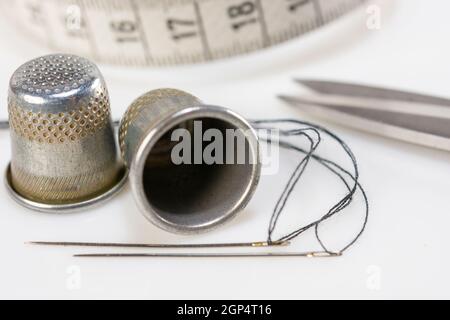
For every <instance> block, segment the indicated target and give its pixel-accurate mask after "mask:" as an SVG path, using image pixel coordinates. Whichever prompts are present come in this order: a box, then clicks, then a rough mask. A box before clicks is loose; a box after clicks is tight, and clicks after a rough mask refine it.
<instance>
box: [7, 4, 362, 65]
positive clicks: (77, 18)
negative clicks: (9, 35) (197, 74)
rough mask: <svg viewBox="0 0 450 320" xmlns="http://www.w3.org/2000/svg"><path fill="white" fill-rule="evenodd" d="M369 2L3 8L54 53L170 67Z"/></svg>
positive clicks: (276, 36) (254, 44)
mask: <svg viewBox="0 0 450 320" xmlns="http://www.w3.org/2000/svg"><path fill="white" fill-rule="evenodd" d="M366 2H367V1H366V0H245V1H243V0H76V1H75V0H14V1H0V4H1V3H4V4H5V6H6V7H5V9H4V10H3V13H4V14H5V15H8V16H10V17H11V23H14V24H18V25H19V26H21V27H22V29H24V31H25V32H27V33H28V34H29V35H30V36H32V37H33V39H38V40H39V41H40V43H44V44H45V45H48V46H49V47H51V48H52V49H53V50H54V51H64V52H71V53H77V54H80V55H82V56H89V57H92V58H94V59H96V60H98V61H101V62H108V63H118V64H125V65H152V66H161V65H173V64H186V63H197V62H202V61H208V60H215V59H221V58H226V57H231V56H236V55H239V54H245V53H248V52H252V51H256V50H261V49H264V48H267V47H270V46H274V45H276V44H279V43H283V42H285V41H288V40H290V39H293V38H295V37H299V36H301V35H303V34H306V33H308V32H310V31H313V30H316V29H317V28H320V27H322V26H324V25H326V24H328V23H330V22H332V21H334V20H336V19H337V18H339V17H341V16H342V15H344V14H346V13H348V12H350V11H351V10H353V9H355V8H356V7H358V6H360V5H362V4H364V3H366Z"/></svg>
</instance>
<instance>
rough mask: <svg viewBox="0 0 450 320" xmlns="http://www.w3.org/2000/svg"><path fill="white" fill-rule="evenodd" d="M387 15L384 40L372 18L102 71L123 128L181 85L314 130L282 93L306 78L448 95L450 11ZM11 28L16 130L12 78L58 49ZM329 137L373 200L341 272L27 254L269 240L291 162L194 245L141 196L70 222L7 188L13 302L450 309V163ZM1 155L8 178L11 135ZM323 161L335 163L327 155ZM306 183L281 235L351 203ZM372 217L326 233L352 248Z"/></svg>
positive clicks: (435, 5) (318, 180)
mask: <svg viewBox="0 0 450 320" xmlns="http://www.w3.org/2000/svg"><path fill="white" fill-rule="evenodd" d="M380 3H381V5H382V14H383V16H382V17H383V21H382V28H381V30H379V31H369V30H368V29H367V28H366V18H367V16H366V15H365V14H364V12H362V13H360V14H356V15H353V16H351V17H349V18H348V19H345V20H341V21H340V22H339V23H336V24H334V25H333V26H331V27H328V28H326V29H323V30H321V31H319V32H316V33H313V34H311V35H309V36H307V37H306V38H303V39H300V40H298V41H294V42H291V43H289V44H287V45H283V46H281V47H278V48H276V49H270V50H267V51H265V52H261V53H257V54H253V55H250V56H247V57H241V58H237V59H232V60H227V61H222V62H218V63H212V64H207V65H201V66H188V67H180V68H171V69H157V70H155V69H147V70H133V69H127V68H123V69H120V68H116V67H112V66H101V69H102V70H103V72H104V75H105V77H106V79H107V81H108V84H109V89H110V92H111V96H112V103H113V106H112V108H113V114H114V116H115V117H116V118H118V117H120V116H121V114H122V113H123V112H124V110H125V108H126V107H127V105H128V104H129V103H130V102H131V101H132V100H133V99H134V98H136V97H137V96H138V95H140V94H142V93H144V92H145V91H147V90H150V89H154V88H158V87H176V88H180V89H184V90H186V91H190V92H192V93H193V94H195V95H197V96H198V97H200V98H201V99H203V100H204V101H207V102H208V103H212V104H218V105H223V106H228V107H231V108H233V109H234V110H236V111H239V112H240V113H242V114H243V115H245V116H247V117H251V118H269V117H288V116H295V117H299V118H303V119H308V118H307V117H306V116H304V115H303V114H302V113H300V112H299V111H296V110H294V109H292V108H290V107H288V106H286V105H284V104H282V103H281V102H279V101H278V100H277V99H276V98H275V94H277V93H291V94H296V93H297V92H298V91H299V89H298V88H297V87H296V86H295V85H294V84H293V83H292V82H291V79H292V78H293V77H311V78H319V79H321V78H325V79H337V80H350V81H356V82H366V83H372V84H378V85H384V86H393V87H399V88H405V89H411V90H417V91H423V92H427V93H431V94H437V95H444V96H445V95H447V96H448V95H449V93H448V84H449V82H450V66H449V64H448V57H450V44H449V42H448V35H449V34H450V25H449V24H448V12H450V2H449V1H445V0H433V1H423V0H395V1H386V0H385V1H380ZM1 24H2V26H1V27H0V30H1V32H2V35H1V37H2V38H3V41H2V42H1V47H0V61H1V63H0V88H1V89H0V101H2V102H3V103H2V105H3V107H2V108H1V110H0V116H1V118H5V117H6V116H7V108H6V97H7V85H8V80H9V77H10V75H11V74H12V73H13V71H14V70H15V68H16V67H18V66H19V65H20V64H21V63H23V62H25V61H26V60H28V59H30V58H34V57H36V56H39V55H41V54H42V53H45V49H43V48H42V47H40V46H39V44H35V43H28V41H27V39H26V38H25V37H23V36H22V35H21V34H20V33H18V32H16V31H15V30H14V29H10V28H8V27H7V26H6V23H5V22H3V21H2V22H1ZM3 24H5V26H3ZM310 120H314V121H316V122H319V123H322V122H321V121H320V120H318V119H310ZM327 125H328V126H329V127H330V128H332V129H334V130H335V131H336V132H337V133H338V134H340V135H341V136H342V137H343V138H344V139H345V140H346V141H347V142H348V143H349V144H350V146H351V147H352V148H353V150H354V152H355V153H356V155H357V157H358V159H359V164H360V169H361V175H362V176H361V179H362V183H363V184H364V186H365V187H366V189H367V191H368V194H369V197H370V202H371V218H370V222H369V225H368V229H367V232H366V233H365V234H364V236H363V237H362V239H361V241H360V242H359V243H358V244H357V245H356V246H355V247H354V248H353V249H352V250H351V251H349V252H348V254H347V255H346V256H344V257H342V258H339V259H328V260H308V259H298V260H296V259H290V260H289V259H280V260H270V259H269V260H251V259H247V260H245V259H244V260H206V261H199V260H176V259H175V260H164V259H162V260H150V259H147V260H145V259H141V260H139V259H131V260H76V259H74V258H72V257H71V254H72V253H78V252H93V251H99V250H95V249H91V250H83V249H77V248H42V247H40V248H39V247H30V246H26V245H24V242H25V241H29V240H74V241H89V240H93V241H124V242H175V243H183V242H209V241H215V242H220V241H240V240H243V241H244V240H254V239H255V240H256V239H264V238H265V236H266V229H267V225H268V221H269V217H270V213H271V209H272V207H273V204H274V203H275V200H276V197H277V196H278V195H279V193H280V192H281V189H282V182H283V181H284V180H285V178H286V176H287V173H288V171H289V170H291V169H292V168H293V165H294V163H295V162H294V160H292V159H287V160H284V161H283V165H284V166H285V167H284V170H282V172H281V173H280V175H279V176H275V177H264V178H263V181H262V183H261V185H260V187H259V190H258V193H257V195H256V197H255V198H254V200H253V201H252V203H251V205H250V206H249V207H248V209H247V210H246V211H245V212H244V213H243V214H241V215H240V216H239V217H238V218H237V219H236V220H234V221H233V222H232V223H231V224H228V225H226V226H224V227H222V228H221V229H219V230H217V231H215V232H213V233H210V234H205V235H200V236H194V237H180V236H175V235H171V234H168V233H165V232H163V231H160V230H158V229H156V228H155V227H153V226H152V225H151V224H149V223H148V222H147V221H146V220H145V219H144V218H143V216H142V215H141V214H140V213H139V212H138V211H137V209H136V206H135V204H134V202H133V199H132V195H131V194H130V190H129V189H128V188H127V189H126V190H125V191H124V192H122V193H121V194H120V195H119V196H118V197H117V198H115V199H114V200H113V201H111V202H109V203H108V204H107V205H105V206H103V207H101V208H99V209H96V210H92V211H89V212H85V213H82V214H74V215H66V216H63V215H59V216H58V215H45V214H44V215H43V214H39V213H34V212H31V211H29V210H26V209H24V208H21V207H19V206H18V205H16V204H15V203H14V202H13V201H12V200H11V199H10V198H9V197H8V195H7V193H6V190H5V188H1V189H0V201H1V207H2V208H1V210H0V253H1V258H0V298H161V299H166V298H233V299H237V298H450V293H449V290H448V286H449V284H450V279H449V275H448V270H449V267H450V256H449V255H448V252H447V251H448V249H447V245H448V243H449V241H450V233H449V232H448V226H449V225H450V198H449V185H450V182H449V181H450V170H449V168H450V154H448V153H445V152H439V151H433V150H429V149H426V148H422V147H417V146H413V145H409V144H405V143H401V142H396V141H392V140H388V139H384V138H380V137H375V136H372V135H368V134H364V133H360V132H357V131H352V130H349V129H346V128H344V127H340V126H335V125H331V124H327ZM0 147H1V150H2V152H1V155H0V159H1V160H0V166H1V167H2V168H5V167H6V165H7V163H8V161H9V158H10V149H9V148H10V144H9V139H8V133H7V132H2V133H0ZM321 153H322V154H324V155H327V156H333V152H331V150H330V149H328V148H326V147H324V148H323V149H321ZM312 168H313V167H312ZM305 178H306V180H304V181H303V184H302V186H301V187H300V188H299V189H298V192H297V193H296V195H295V197H294V199H293V200H292V201H291V202H290V205H289V207H288V212H287V216H286V219H285V220H283V221H282V223H283V226H282V227H281V230H283V229H284V230H286V229H285V228H288V227H291V228H292V227H293V226H295V225H296V224H299V223H302V222H305V221H306V220H305V216H312V215H313V214H318V213H320V212H323V210H325V209H326V208H327V206H329V205H330V204H331V203H332V202H333V201H336V200H337V199H338V198H337V196H338V194H339V192H342V191H341V190H342V189H338V187H337V186H338V185H337V184H336V185H335V184H334V183H328V181H330V180H327V179H329V178H330V177H329V176H328V175H326V174H324V173H323V171H321V170H320V169H319V168H318V167H314V170H311V171H309V173H308V175H307V177H305ZM331 181H333V180H331ZM307 184H308V185H309V188H307V187H306V186H307ZM324 185H326V187H325V190H323V188H324V187H323V186H324ZM361 205H362V202H361V200H360V199H358V200H357V201H356V203H355V205H353V207H352V209H351V211H350V212H349V215H348V218H345V219H337V220H335V221H333V222H332V223H330V224H328V225H327V226H326V227H324V228H323V231H324V233H325V234H326V237H325V238H326V239H328V240H329V242H330V243H332V244H334V243H336V241H337V244H339V243H341V242H340V241H341V240H342V239H344V240H345V239H348V238H349V237H350V236H351V231H354V230H355V228H356V226H357V223H358V222H360V220H358V219H359V218H358V217H359V216H361V213H362V207H361ZM300 215H301V216H300ZM342 234H343V235H342ZM311 244H313V242H312V240H311V234H308V235H305V237H304V238H300V239H298V240H297V241H296V242H295V244H294V248H291V249H290V250H294V249H295V250H298V251H304V250H307V249H310V248H311ZM106 251H114V250H106ZM131 251H137V250H131ZM127 252H130V251H127ZM74 270H75V271H76V270H79V271H80V272H81V274H80V275H81V278H80V279H81V283H80V286H79V287H77V286H75V288H74V287H73V286H71V285H70V284H71V280H72V279H73V271H74ZM71 272H72V273H71ZM71 274H72V276H71Z"/></svg>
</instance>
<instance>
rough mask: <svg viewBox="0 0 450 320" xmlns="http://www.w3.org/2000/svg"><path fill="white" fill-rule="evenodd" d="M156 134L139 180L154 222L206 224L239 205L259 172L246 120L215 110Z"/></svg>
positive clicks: (194, 227)
mask: <svg viewBox="0 0 450 320" xmlns="http://www.w3.org/2000/svg"><path fill="white" fill-rule="evenodd" d="M159 137H160V138H159V139H157V142H156V143H154V144H153V147H152V148H151V150H149V152H148V153H147V155H146V158H145V165H144V167H143V171H142V183H143V189H144V194H145V198H146V201H147V203H148V205H149V206H150V208H151V211H152V214H153V215H154V216H155V217H156V219H157V220H158V222H159V224H160V225H161V224H162V225H163V227H164V226H165V227H166V229H167V227H168V228H169V229H171V231H177V232H191V231H199V230H202V229H209V228H211V227H213V226H215V225H217V224H219V223H220V222H223V221H224V220H226V219H228V218H231V217H232V216H234V215H235V214H236V213H237V212H238V211H240V210H241V209H243V208H244V207H245V205H246V204H247V203H248V201H249V199H250V197H251V194H252V193H253V190H254V189H255V187H256V184H257V180H258V177H259V162H258V161H259V158H258V150H257V149H258V146H257V140H256V136H255V135H254V133H253V131H252V130H251V128H250V127H249V126H247V125H246V123H241V122H240V121H239V120H238V119H234V118H233V117H231V118H230V116H229V115H226V116H223V115H222V114H221V113H220V112H218V114H217V115H214V113H212V114H210V115H208V116H207V117H204V116H203V117H202V116H198V115H197V116H195V115H192V118H189V119H183V121H181V122H178V123H176V124H175V125H173V126H171V127H169V128H168V129H167V130H166V131H165V133H164V134H163V135H160V136H159ZM155 217H152V218H155ZM153 220H154V219H153Z"/></svg>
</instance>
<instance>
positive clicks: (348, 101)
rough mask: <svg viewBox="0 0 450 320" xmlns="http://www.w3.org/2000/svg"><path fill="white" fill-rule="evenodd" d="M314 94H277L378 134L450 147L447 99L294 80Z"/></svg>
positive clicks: (449, 103)
mask: <svg viewBox="0 0 450 320" xmlns="http://www.w3.org/2000/svg"><path fill="white" fill-rule="evenodd" d="M297 82H298V83H300V84H301V85H303V86H305V87H307V88H309V89H312V90H313V91H314V92H315V94H313V95H311V94H308V95H302V96H298V97H292V96H280V98H281V99H283V100H284V101H286V102H288V103H290V104H292V105H295V106H298V107H301V108H302V110H303V111H305V112H307V113H310V114H313V115H315V116H318V117H321V118H324V119H326V120H329V121H332V122H337V123H340V124H343V125H346V126H349V127H352V128H356V129H359V130H363V131H367V132H371V133H375V134H378V135H382V136H386V137H390V138H394V139H399V140H403V141H406V142H410V143H414V144H420V145H424V146H428V147H432V148H437V149H441V150H446V151H450V100H448V99H445V98H440V97H434V96H429V95H423V94H417V93H412V92H406V91H399V90H391V89H385V88H377V87H370V86H362V85H355V84H347V83H336V82H330V81H312V80H297Z"/></svg>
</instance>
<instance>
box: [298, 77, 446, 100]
mask: <svg viewBox="0 0 450 320" xmlns="http://www.w3.org/2000/svg"><path fill="white" fill-rule="evenodd" d="M295 81H296V82H297V83H299V84H301V85H302V86H304V87H306V88H308V89H311V90H313V91H315V92H318V93H322V94H331V95H343V96H353V97H365V98H378V99H383V100H397V101H404V102H415V103H423V104H435V105H440V106H447V107H450V100H449V99H446V98H441V97H435V96H431V95H425V94H418V93H414V92H408V91H401V90H393V89H386V88H380V87H375V86H365V85H359V84H352V83H345V82H334V81H320V80H308V79H296V80H295Z"/></svg>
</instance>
